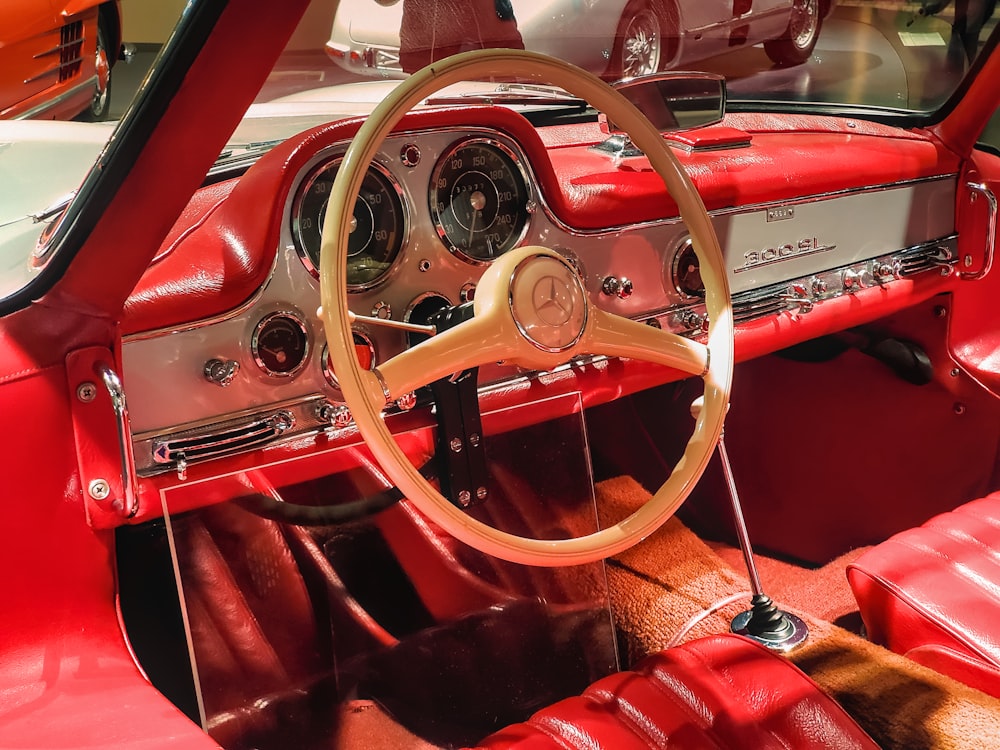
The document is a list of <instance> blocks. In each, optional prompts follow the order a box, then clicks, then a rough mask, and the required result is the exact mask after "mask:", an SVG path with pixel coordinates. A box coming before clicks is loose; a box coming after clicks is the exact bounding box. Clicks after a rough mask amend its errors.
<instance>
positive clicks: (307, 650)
mask: <svg viewBox="0 0 1000 750" xmlns="http://www.w3.org/2000/svg"><path fill="white" fill-rule="evenodd" d="M520 410H524V411H520ZM539 413H544V414H562V415H564V416H557V417H555V418H552V419H549V420H548V421H545V422H542V423H540V424H533V425H532V424H528V425H527V426H519V427H516V428H515V429H509V430H508V431H505V432H502V433H501V432H497V430H499V429H503V428H506V427H509V426H510V425H511V424H525V423H528V422H530V421H531V420H532V419H536V418H537V415H538V414H539ZM500 417H501V415H500V413H495V414H484V415H483V425H484V432H485V433H486V435H487V439H486V453H487V459H488V466H489V473H490V499H489V500H488V501H487V502H486V503H484V504H483V505H481V506H478V507H476V508H474V509H473V510H471V511H470V512H472V513H474V514H475V515H476V516H477V517H479V518H480V519H481V520H484V521H486V522H488V523H491V524H493V525H495V526H497V527H498V528H502V529H504V530H506V531H510V532H512V533H517V534H522V535H525V536H534V537H538V538H558V537H564V536H568V535H580V534H586V533H591V532H593V531H595V530H597V510H596V507H595V502H594V486H593V476H592V472H591V466H590V459H589V453H588V450H587V434H586V428H585V422H584V419H583V408H582V402H581V399H580V397H579V394H571V395H570V396H562V397H558V399H556V400H547V401H546V402H544V403H538V402H536V403H532V404H527V405H525V406H521V407H518V408H517V409H515V410H506V411H505V412H504V413H503V416H502V420H501V418H500ZM512 417H513V419H512ZM501 421H502V423H503V425H502V426H501V425H500V422H501ZM368 473H369V472H366V471H363V470H355V471H351V472H345V473H342V474H339V475H336V476H333V477H328V478H326V479H324V480H319V481H315V482H309V483H308V484H304V485H301V486H295V487H287V488H281V490H280V493H281V494H282V496H283V497H285V498H286V499H288V500H289V501H294V502H305V503H308V502H310V501H311V500H312V501H313V502H315V499H314V498H315V497H316V496H320V495H321V496H323V497H327V498H329V497H336V498H337V501H338V502H348V501H351V500H355V499H357V497H358V488H359V487H370V486H372V481H371V477H370V476H364V475H365V474H368ZM167 495H169V493H167ZM168 504H169V498H168V499H166V500H165V505H168ZM164 513H165V516H166V517H167V528H168V531H169V533H170V535H171V539H172V543H171V549H172V551H173V554H174V562H175V570H176V573H177V577H178V588H179V591H180V592H181V601H182V604H183V607H184V610H185V617H186V620H185V626H186V629H187V631H188V634H189V650H190V654H191V660H192V671H193V674H194V676H195V683H196V685H197V690H198V692H199V708H200V711H201V718H202V722H203V725H204V726H205V728H206V729H207V730H208V731H209V732H210V733H211V734H212V736H213V737H214V738H215V739H216V740H217V741H218V742H219V743H220V744H222V745H223V746H224V747H227V748H235V747H256V748H266V747H290V746H296V747H310V746H317V747H319V746H325V747H329V746H330V741H331V739H332V738H333V737H335V735H336V732H337V731H338V727H337V726H336V716H337V715H338V710H337V707H338V705H340V704H342V703H343V702H344V701H346V700H352V699H371V700H374V701H376V702H377V703H379V704H380V705H381V706H382V707H383V708H384V709H385V710H387V711H388V712H389V713H390V714H391V715H392V716H393V717H394V718H395V719H396V720H397V721H398V722H399V723H400V724H402V725H403V726H404V727H406V728H407V729H408V730H410V731H412V732H414V733H416V734H417V735H419V736H421V737H423V738H425V739H427V740H429V741H431V742H434V743H437V744H442V745H460V744H467V743H474V742H476V741H477V740H478V739H481V738H482V737H484V736H485V735H487V734H489V733H490V732H492V731H494V730H496V729H499V728H501V727H503V726H506V725H507V724H509V723H512V722H516V721H519V720H523V719H525V718H527V716H529V715H530V714H531V713H532V712H533V711H534V710H537V709H538V708H540V707H542V706H544V705H547V704H549V703H551V702H553V701H556V700H558V699H560V698H563V697H566V696H567V695H572V694H575V693H578V692H579V691H580V690H582V689H583V688H585V687H586V686H587V685H588V684H590V683H591V682H593V681H594V680H595V679H598V678H599V677H601V676H603V675H605V674H608V673H610V672H612V671H614V670H615V669H616V668H617V666H618V661H617V650H616V644H615V635H614V627H613V624H612V620H611V614H610V604H609V599H608V586H607V579H606V576H605V571H604V566H603V564H601V563H595V564H591V565H584V566H574V567H568V568H554V569H549V568H533V567H526V566H520V565H515V564H512V563H507V562H504V561H500V560H497V559H494V558H492V557H489V556H487V555H484V554H481V553H479V552H477V551H476V550H473V549H471V548H469V547H467V546H465V545H464V544H461V543H460V542H457V541H456V540H454V539H452V538H450V537H448V536H447V535H445V534H443V533H442V532H440V531H439V530H438V529H436V528H435V527H434V526H433V525H432V524H430V523H429V522H428V521H427V520H426V519H425V518H424V517H423V516H422V515H421V514H420V513H419V512H418V511H416V509H415V508H413V507H412V506H411V505H409V504H408V503H407V502H406V501H403V502H401V503H399V504H397V505H395V506H393V507H392V508H390V509H388V510H386V511H383V512H382V513H380V514H378V515H376V516H373V517H372V518H369V519H365V520H361V521H355V522H351V523H348V524H343V525H338V526H322V527H302V526H291V525H287V524H280V523H277V522H275V521H271V520H267V519H264V518H261V517H259V516H257V515H255V514H253V513H251V512H249V511H248V510H246V509H244V507H242V506H241V505H240V504H238V503H236V502H230V503H224V504H220V505H213V506H209V507H206V508H202V509H199V510H195V511H188V512H184V513H179V514H176V515H170V514H169V508H168V507H165V508H164Z"/></svg>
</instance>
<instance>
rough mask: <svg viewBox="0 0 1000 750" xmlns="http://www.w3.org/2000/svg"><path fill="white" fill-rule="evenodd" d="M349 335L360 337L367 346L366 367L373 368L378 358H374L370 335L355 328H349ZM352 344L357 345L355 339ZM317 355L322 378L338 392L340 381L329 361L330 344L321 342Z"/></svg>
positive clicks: (373, 344)
mask: <svg viewBox="0 0 1000 750" xmlns="http://www.w3.org/2000/svg"><path fill="white" fill-rule="evenodd" d="M351 336H352V337H357V338H359V339H361V340H362V342H363V345H364V346H367V347H368V353H369V354H370V355H371V360H370V361H371V366H369V368H368V369H369V370H374V369H375V367H376V366H377V365H378V360H377V359H376V353H375V342H374V341H372V338H371V336H369V335H368V334H366V333H362V332H361V331H359V330H357V329H355V328H352V329H351ZM354 345H355V346H357V345H358V342H357V341H356V340H355V342H354ZM319 356H320V360H319V366H320V368H321V369H322V371H323V379H324V380H325V381H326V384H327V385H329V386H330V387H331V388H333V389H334V390H336V391H338V392H340V381H339V380H337V374H336V373H335V372H334V371H333V363H332V362H331V361H330V346H329V345H328V344H323V349H322V350H321V351H320V353H319Z"/></svg>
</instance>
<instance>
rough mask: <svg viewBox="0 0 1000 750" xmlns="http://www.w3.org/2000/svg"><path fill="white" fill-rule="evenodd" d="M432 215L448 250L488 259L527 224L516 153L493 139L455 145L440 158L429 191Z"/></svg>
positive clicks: (525, 194) (520, 234) (525, 198)
mask: <svg viewBox="0 0 1000 750" xmlns="http://www.w3.org/2000/svg"><path fill="white" fill-rule="evenodd" d="M429 198H430V209H431V217H432V218H433V220H434V226H435V228H436V229H437V232H438V235H439V236H440V237H441V240H442V241H443V242H444V243H445V245H446V246H447V247H448V249H449V250H451V252H453V253H455V254H456V255H458V256H459V257H461V258H464V259H465V260H469V261H472V262H473V263H488V262H490V261H491V260H493V259H494V258H496V257H497V256H498V255H500V254H501V253H504V252H506V251H507V250H510V249H511V248H512V247H514V246H515V245H517V243H518V242H520V240H521V238H522V237H524V233H525V231H526V230H527V228H528V186H527V179H526V177H525V173H524V171H523V170H522V168H521V165H520V163H519V162H518V160H517V158H516V156H515V155H514V152H513V151H511V150H510V149H509V148H507V147H506V146H504V145H502V144H500V143H498V142H497V141H493V140H489V139H484V138H473V139H469V140H464V141H460V142H458V143H456V144H454V145H453V146H452V147H451V148H449V149H448V151H447V152H445V154H444V155H443V156H442V157H441V158H440V159H439V160H438V163H437V164H436V165H435V167H434V172H433V174H432V176H431V186H430V192H429Z"/></svg>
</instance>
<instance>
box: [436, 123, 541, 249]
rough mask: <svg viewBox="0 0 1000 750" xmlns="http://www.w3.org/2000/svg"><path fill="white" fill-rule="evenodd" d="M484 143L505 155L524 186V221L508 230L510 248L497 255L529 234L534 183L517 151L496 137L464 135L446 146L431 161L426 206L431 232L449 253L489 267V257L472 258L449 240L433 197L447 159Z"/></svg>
mask: <svg viewBox="0 0 1000 750" xmlns="http://www.w3.org/2000/svg"><path fill="white" fill-rule="evenodd" d="M476 145H478V146H486V147H489V148H493V149H495V150H496V151H498V152H499V153H500V155H501V156H502V157H505V158H506V159H507V160H509V162H510V163H511V164H512V165H513V166H514V174H515V175H516V176H517V177H518V178H520V180H521V185H522V187H523V188H524V214H525V218H524V221H523V222H522V223H521V226H520V227H518V228H516V229H515V230H514V231H513V232H511V237H513V238H514V239H513V241H512V242H511V244H510V247H508V248H506V249H504V250H503V252H501V253H499V254H498V255H497V257H499V256H500V255H503V254H504V253H506V252H508V251H510V250H513V249H514V248H515V247H517V246H518V245H519V244H521V242H522V241H523V240H524V238H525V236H526V235H527V234H528V227H529V226H530V224H531V216H532V212H531V211H530V210H528V207H529V206H530V205H532V204H533V203H535V198H534V189H533V183H532V181H531V179H530V177H529V175H528V171H527V169H526V168H525V166H524V163H523V161H522V160H521V156H520V154H519V153H518V152H517V151H516V150H515V149H513V148H512V147H510V146H508V145H507V144H506V143H504V142H503V141H501V140H500V139H498V138H491V137H487V136H470V137H466V138H460V139H459V140H457V141H454V142H453V143H452V144H451V145H449V146H448V147H447V148H446V149H445V150H444V151H443V152H442V153H441V156H439V157H438V160H437V161H436V162H435V163H434V169H433V170H432V171H431V179H430V184H429V185H428V190H427V207H428V210H429V211H430V215H431V222H432V223H433V225H434V231H435V232H436V233H437V236H438V239H440V240H441V244H443V245H444V246H445V248H447V250H448V252H449V253H451V254H452V255H454V256H455V257H456V258H459V259H460V260H462V261H464V262H466V263H469V264H471V265H473V266H488V265H490V263H492V262H493V261H492V260H483V259H481V258H475V257H473V256H471V255H469V254H468V253H466V252H464V251H463V250H462V249H461V248H459V247H456V246H455V245H454V244H452V243H451V242H450V241H449V240H448V233H447V232H446V231H445V229H444V227H443V226H442V224H441V215H440V213H439V212H438V210H437V201H436V200H434V197H435V196H436V195H437V190H438V189H437V187H436V185H437V182H438V178H439V177H440V176H441V171H442V170H443V169H444V165H445V164H446V163H447V161H448V160H449V159H450V158H451V157H452V156H454V155H455V153H456V152H458V151H460V150H461V149H463V148H467V147H468V146H476Z"/></svg>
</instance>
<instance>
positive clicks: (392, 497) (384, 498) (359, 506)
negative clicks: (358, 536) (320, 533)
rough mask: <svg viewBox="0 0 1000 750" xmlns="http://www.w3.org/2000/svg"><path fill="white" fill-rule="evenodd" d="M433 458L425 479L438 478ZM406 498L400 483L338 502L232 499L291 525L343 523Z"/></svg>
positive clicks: (257, 497) (425, 469) (261, 497)
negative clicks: (400, 488)
mask: <svg viewBox="0 0 1000 750" xmlns="http://www.w3.org/2000/svg"><path fill="white" fill-rule="evenodd" d="M432 463H433V459H432V460H430V461H428V462H427V463H426V464H424V465H423V466H421V467H420V473H421V474H422V475H423V477H424V479H426V480H428V481H431V480H433V479H435V478H436V472H435V471H434V469H433V468H432ZM402 499H403V493H402V492H401V491H400V490H399V488H398V487H390V488H389V489H386V490H382V491H381V492H378V493H376V494H374V495H371V496H369V497H365V498H362V499H360V500H354V501H352V502H349V503H338V504H336V505H300V504H298V503H286V502H284V501H283V500H275V499H274V498H273V497H269V496H268V495H264V494H262V493H254V494H252V495H243V496H242V497H237V498H235V499H234V500H233V502H234V503H235V504H236V505H239V506H240V507H241V508H243V509H244V510H246V511H249V512H250V513H253V514H254V515H256V516H260V517H261V518H266V519H267V520H269V521H277V522H278V523H286V524H291V525H292V526H332V525H335V524H341V523H350V522H352V521H360V520H361V519H364V518H370V517H371V516H374V515H375V514H377V513H380V512H382V511H383V510H385V509H386V508H390V507H392V506H393V505H395V504H396V503H398V502H399V501H400V500H402Z"/></svg>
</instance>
